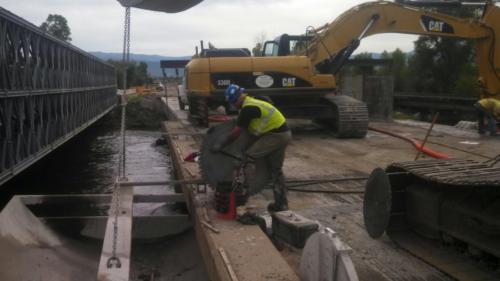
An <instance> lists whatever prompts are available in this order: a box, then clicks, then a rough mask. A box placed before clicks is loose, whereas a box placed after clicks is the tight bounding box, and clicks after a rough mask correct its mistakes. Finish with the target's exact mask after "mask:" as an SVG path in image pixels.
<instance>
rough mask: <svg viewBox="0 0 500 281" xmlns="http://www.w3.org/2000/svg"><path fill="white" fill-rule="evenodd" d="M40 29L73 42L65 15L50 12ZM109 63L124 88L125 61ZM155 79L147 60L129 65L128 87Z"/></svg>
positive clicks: (121, 87)
mask: <svg viewBox="0 0 500 281" xmlns="http://www.w3.org/2000/svg"><path fill="white" fill-rule="evenodd" d="M40 29H41V30H43V31H45V32H47V33H49V34H50V35H52V36H54V37H56V38H58V39H61V40H63V41H65V42H68V43H69V42H71V29H70V28H69V25H68V21H67V20H66V18H65V17H64V16H61V15H57V14H49V15H48V17H47V19H46V20H45V22H43V23H42V24H41V25H40ZM107 63H109V64H111V65H112V66H114V67H115V68H116V80H117V83H118V88H119V89H123V63H122V62H121V61H116V60H111V59H109V60H107ZM152 82H153V79H152V78H151V77H150V76H149V75H148V65H147V64H146V63H145V62H136V61H132V62H129V63H128V65H127V88H130V87H135V86H142V85H146V84H150V83H152Z"/></svg>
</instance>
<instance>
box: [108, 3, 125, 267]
mask: <svg viewBox="0 0 500 281" xmlns="http://www.w3.org/2000/svg"><path fill="white" fill-rule="evenodd" d="M129 61H130V7H125V23H124V32H123V56H122V63H123V65H122V67H123V92H122V95H121V109H122V110H121V125H120V136H121V137H120V139H121V146H120V154H119V159H118V175H117V177H116V182H115V188H114V191H113V193H114V194H113V198H114V199H115V200H114V210H113V211H114V220H113V248H112V252H111V257H109V259H108V261H107V267H108V268H111V267H113V266H115V267H116V268H120V267H121V261H120V259H119V258H118V256H117V255H116V244H117V240H118V213H119V210H120V182H123V181H126V180H127V179H126V173H125V170H126V165H125V164H126V153H125V145H126V142H125V141H126V138H125V124H126V108H127V97H126V93H127V68H128V64H129Z"/></svg>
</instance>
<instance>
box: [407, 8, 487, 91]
mask: <svg viewBox="0 0 500 281" xmlns="http://www.w3.org/2000/svg"><path fill="white" fill-rule="evenodd" d="M434 10H436V11H438V12H441V13H446V14H450V15H453V16H457V17H464V18H478V17H479V16H480V15H481V13H480V10H478V9H473V8H464V9H449V8H448V9H446V8H441V9H434ZM414 44H415V53H414V55H413V56H412V57H411V58H409V60H408V61H409V68H410V71H409V72H410V74H411V76H412V77H413V80H414V81H413V85H412V86H413V88H414V89H415V90H417V91H418V92H431V93H446V94H452V95H466V96H470V95H473V94H475V93H477V92H478V89H477V85H476V83H475V82H476V77H477V67H476V65H475V62H474V58H475V44H474V42H473V41H471V40H462V39H456V38H449V37H430V36H420V37H419V38H418V39H417V41H415V43H414Z"/></svg>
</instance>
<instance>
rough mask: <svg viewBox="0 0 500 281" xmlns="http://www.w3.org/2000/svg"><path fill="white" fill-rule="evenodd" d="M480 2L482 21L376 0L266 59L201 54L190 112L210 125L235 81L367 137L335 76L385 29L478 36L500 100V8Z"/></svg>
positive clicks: (487, 77) (357, 108)
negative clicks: (362, 45)
mask: <svg viewBox="0 0 500 281" xmlns="http://www.w3.org/2000/svg"><path fill="white" fill-rule="evenodd" d="M410 2H412V4H414V3H413V2H415V3H422V2H417V1H410ZM432 3H434V4H435V3H436V2H432ZM437 3H441V2H437ZM442 3H444V2H442ZM449 3H451V2H448V4H449ZM457 3H458V2H453V3H451V4H457ZM473 4H474V5H482V6H481V7H482V8H483V13H482V16H481V18H479V19H472V18H459V17H454V16H450V15H446V14H442V13H437V12H433V11H429V10H426V9H423V8H417V7H414V6H410V5H405V4H401V3H393V2H386V1H378V2H369V3H365V4H362V5H359V6H356V7H354V8H352V9H350V10H348V11H346V12H345V13H343V14H342V15H340V16H339V17H338V18H337V19H335V20H334V21H333V22H332V23H330V24H326V25H324V26H322V27H320V28H316V29H314V28H310V29H308V32H307V34H306V35H305V36H303V37H305V39H306V40H302V41H300V40H299V39H301V38H300V36H281V37H280V38H279V40H277V41H269V42H266V44H265V46H264V52H263V53H264V55H263V56H262V57H210V56H203V55H200V56H198V57H195V58H193V59H192V60H191V61H190V62H189V63H188V64H187V66H186V73H185V77H186V86H185V90H186V94H187V96H188V101H189V111H190V115H191V117H193V118H194V119H198V120H199V121H200V122H201V123H203V124H207V120H208V108H209V107H216V106H220V105H226V103H225V101H224V98H223V91H224V89H225V88H226V87H227V85H229V84H230V83H235V84H238V85H240V86H241V87H244V88H246V89H247V91H248V92H249V94H250V95H262V96H268V97H269V98H271V99H272V101H273V102H274V103H275V104H276V106H278V107H279V108H280V110H281V111H282V112H283V113H284V114H285V115H286V116H287V117H288V118H310V119H316V120H321V121H326V122H327V123H328V124H329V125H330V126H331V127H332V128H333V131H334V132H335V133H336V134H337V136H339V137H344V138H359V137H364V136H365V135H366V131H367V128H368V111H367V107H366V105H365V104H364V103H363V102H361V101H358V100H356V99H354V98H352V97H348V96H342V95H339V94H338V92H337V90H336V86H337V84H336V79H335V75H336V74H337V73H338V71H339V69H341V67H342V66H343V65H344V63H345V62H346V61H347V59H348V58H349V56H350V55H351V54H352V53H353V52H354V50H356V48H357V47H358V46H359V42H360V40H362V39H363V38H365V37H368V36H371V35H375V34H380V33H406V34H419V35H430V36H447V37H456V38H462V39H469V40H474V41H475V42H476V58H477V65H478V69H479V76H480V77H482V79H484V81H485V85H486V91H484V92H485V93H486V94H488V95H489V96H490V97H493V98H496V99H500V77H499V71H500V56H499V55H498V54H499V46H500V42H499V40H500V39H499V38H500V37H499V36H497V34H496V32H497V31H500V8H499V7H497V6H495V5H494V4H493V3H492V2H490V1H488V2H485V3H473Z"/></svg>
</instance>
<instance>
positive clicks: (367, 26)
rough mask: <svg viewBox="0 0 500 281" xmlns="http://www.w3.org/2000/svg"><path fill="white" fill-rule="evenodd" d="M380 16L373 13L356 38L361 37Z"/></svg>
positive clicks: (359, 38)
mask: <svg viewBox="0 0 500 281" xmlns="http://www.w3.org/2000/svg"><path fill="white" fill-rule="evenodd" d="M379 18H380V16H379V15H378V14H373V15H372V17H371V19H370V21H369V22H368V24H367V25H366V26H365V28H364V29H363V31H361V34H360V35H359V36H358V40H361V39H363V37H365V35H366V33H367V32H368V30H370V28H371V27H372V26H373V25H374V24H375V22H376V21H377V20H378V19H379Z"/></svg>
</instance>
